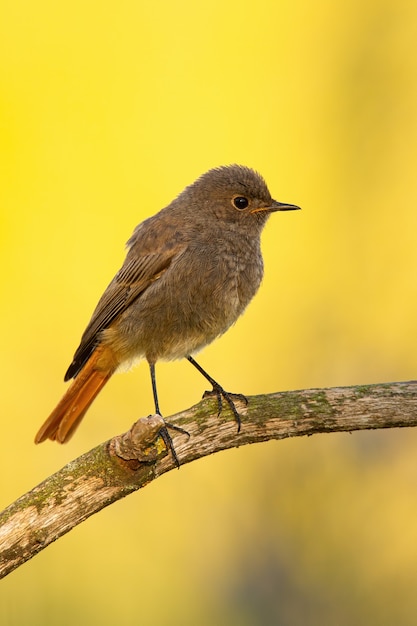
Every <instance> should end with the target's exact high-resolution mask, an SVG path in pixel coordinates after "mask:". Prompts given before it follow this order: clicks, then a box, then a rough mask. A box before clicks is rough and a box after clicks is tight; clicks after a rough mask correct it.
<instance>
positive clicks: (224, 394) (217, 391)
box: [203, 385, 248, 432]
mask: <svg viewBox="0 0 417 626" xmlns="http://www.w3.org/2000/svg"><path fill="white" fill-rule="evenodd" d="M212 396H216V398H217V407H218V412H217V417H219V415H220V413H221V412H222V410H223V398H224V399H225V400H226V402H227V404H228V405H229V407H230V410H231V411H232V413H233V416H234V418H235V420H236V423H237V432H240V428H241V425H242V420H241V419H240V415H239V413H238V410H237V408H236V405H235V402H234V400H233V398H235V399H237V400H240V401H241V402H244V403H245V404H246V405H247V404H248V399H247V397H246V396H244V395H243V394H242V393H229V392H228V391H225V390H224V389H223V387H221V386H220V385H213V389H211V391H205V392H204V394H203V398H210V397H212Z"/></svg>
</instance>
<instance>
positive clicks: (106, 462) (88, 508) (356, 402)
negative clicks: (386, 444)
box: [0, 381, 417, 578]
mask: <svg viewBox="0 0 417 626" xmlns="http://www.w3.org/2000/svg"><path fill="white" fill-rule="evenodd" d="M236 405H237V408H238V411H239V414H240V416H241V419H242V428H241V431H240V432H237V427H236V422H235V421H234V419H233V416H232V414H231V413H230V411H229V409H228V407H224V410H223V412H222V415H221V416H220V417H219V416H218V415H217V410H216V409H217V406H216V405H215V403H214V401H213V400H208V399H205V400H202V401H201V402H200V403H199V404H197V405H196V406H194V407H192V408H190V409H188V410H186V411H183V412H181V413H178V414H176V415H174V416H173V417H170V418H169V419H168V420H167V421H168V422H169V423H170V424H173V425H175V426H177V427H181V428H183V429H185V430H186V431H188V432H189V435H190V436H189V437H187V436H186V435H184V434H178V433H176V434H175V437H174V447H175V451H176V453H177V456H178V458H179V460H180V463H181V464H185V463H189V462H191V461H194V460H195V459H198V458H200V457H203V456H206V455H208V454H213V453H214V452H218V451H220V450H224V449H226V448H231V447H238V446H242V445H245V444H248V443H257V442H261V441H267V440H270V439H284V438H286V437H297V436H301V435H313V434H315V433H323V432H342V431H344V432H346V431H349V432H350V431H354V430H366V429H375V428H394V427H404V426H416V425H417V381H410V382H401V383H390V384H379V385H362V386H355V387H335V388H330V389H309V390H303V391H287V392H282V393H274V394H270V395H263V396H252V397H250V398H248V404H247V405H245V403H244V402H242V401H240V400H236ZM163 424H164V422H163V420H162V418H161V417H160V416H159V415H152V416H150V417H148V418H142V419H140V420H138V421H137V422H136V423H135V424H134V425H133V426H132V428H131V429H130V430H129V431H128V432H127V433H125V434H124V435H119V436H116V437H113V439H111V440H110V441H107V442H105V443H102V444H100V445H99V446H97V447H96V448H94V449H93V450H90V452H87V453H86V454H84V455H82V456H81V457H79V458H78V459H76V460H74V461H72V462H71V463H69V464H68V465H66V466H65V467H63V468H62V469H61V470H59V471H58V472H56V474H53V475H52V476H50V477H49V478H47V479H46V480H45V481H43V482H42V483H41V484H40V485H38V486H37V487H35V488H34V489H32V490H31V491H29V492H28V493H27V494H25V495H23V496H22V497H21V498H19V499H18V500H16V502H14V503H13V504H11V505H10V506H9V507H8V508H7V509H5V510H4V511H3V512H2V513H0V578H3V577H4V576H6V575H7V574H9V573H10V572H12V571H13V570H14V569H16V568H17V567H19V565H21V564H22V563H24V562H25V561H27V560H29V559H30V558H32V557H33V556H34V555H35V554H37V553H38V552H40V551H41V550H43V549H44V548H46V546H48V545H49V544H50V543H52V542H53V541H55V540H56V539H58V537H60V536H62V535H64V534H65V533H67V532H68V531H70V530H71V529H72V528H74V526H76V525H77V524H80V523H81V522H83V521H84V520H85V519H87V518H88V517H90V515H93V514H94V513H97V511H100V510H101V509H102V508H104V507H105V506H108V505H109V504H111V503H112V502H115V501H116V500H119V499H120V498H123V497H124V496H126V495H128V494H129V493H132V492H133V491H136V490H138V489H140V488H141V487H144V486H145V485H147V484H148V483H149V482H151V481H152V480H154V479H155V478H158V476H161V475H162V474H164V473H165V472H167V471H169V470H172V469H174V468H175V462H174V459H173V457H172V454H170V453H168V452H167V450H166V448H165V445H164V443H163V441H162V439H161V437H160V436H159V432H160V430H161V427H162V426H163ZM171 433H175V431H171Z"/></svg>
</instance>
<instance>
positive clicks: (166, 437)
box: [159, 416, 190, 468]
mask: <svg viewBox="0 0 417 626" xmlns="http://www.w3.org/2000/svg"><path fill="white" fill-rule="evenodd" d="M161 417H162V416H161ZM162 419H163V418H162ZM169 430H175V432H177V433H181V434H182V435H187V437H189V436H190V433H189V432H188V431H187V430H185V428H181V427H180V426H175V424H170V423H169V422H165V420H164V426H163V427H162V428H161V430H160V431H159V434H160V435H161V437H162V441H163V442H164V444H165V446H166V449H167V450H169V452H171V455H172V458H173V460H174V463H175V465H176V466H177V467H178V468H179V467H180V462H179V459H178V456H177V453H176V451H175V448H174V443H173V441H172V437H171V435H170V434H169V432H168V431H169Z"/></svg>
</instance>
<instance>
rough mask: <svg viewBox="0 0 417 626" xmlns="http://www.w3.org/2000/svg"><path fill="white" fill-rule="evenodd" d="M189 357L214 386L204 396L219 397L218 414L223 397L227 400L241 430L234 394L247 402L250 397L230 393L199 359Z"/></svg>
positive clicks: (192, 363) (238, 428)
mask: <svg viewBox="0 0 417 626" xmlns="http://www.w3.org/2000/svg"><path fill="white" fill-rule="evenodd" d="M187 359H188V360H189V362H190V363H191V365H194V367H195V368H196V369H198V371H199V372H200V374H202V375H203V376H204V378H206V379H207V380H208V381H209V383H210V385H212V386H213V389H212V391H205V392H204V395H203V398H206V397H207V396H211V395H215V396H216V398H217V407H218V413H217V416H219V415H220V413H221V412H222V408H223V398H224V399H225V400H226V402H227V404H228V405H229V406H230V408H231V410H232V413H233V415H234V418H235V420H236V423H237V432H240V427H241V419H240V415H239V413H238V411H237V409H236V405H235V403H234V401H233V396H234V397H235V398H238V399H239V400H242V402H245V404H247V403H248V399H247V398H246V396H244V395H243V394H242V393H228V392H227V391H225V390H224V389H223V387H222V386H221V385H219V383H218V382H217V381H215V380H214V378H212V377H211V376H210V374H208V373H207V372H206V371H205V370H203V368H202V367H201V365H199V364H198V363H197V361H196V360H195V359H193V357H192V356H187Z"/></svg>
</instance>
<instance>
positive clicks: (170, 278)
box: [35, 165, 298, 443]
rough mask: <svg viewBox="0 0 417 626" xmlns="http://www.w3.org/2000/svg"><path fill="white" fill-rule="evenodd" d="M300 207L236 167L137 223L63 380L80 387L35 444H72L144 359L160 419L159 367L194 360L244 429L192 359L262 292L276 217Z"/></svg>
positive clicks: (209, 176) (210, 176)
mask: <svg viewBox="0 0 417 626" xmlns="http://www.w3.org/2000/svg"><path fill="white" fill-rule="evenodd" d="M297 208H298V207H296V206H294V205H291V204H282V203H279V202H277V201H275V200H273V199H272V198H271V195H270V193H269V191H268V188H267V186H266V184H265V182H264V180H263V179H262V177H261V176H260V175H259V174H257V173H256V172H254V171H253V170H251V169H249V168H247V167H242V166H239V165H232V166H228V167H221V168H217V169H214V170H210V171H209V172H207V173H206V174H204V175H203V176H201V177H200V178H199V179H197V180H196V181H195V182H194V183H193V184H192V185H190V186H189V187H187V188H186V189H185V190H184V191H183V192H182V193H181V194H180V195H179V196H178V197H177V198H176V199H175V200H173V202H171V204H170V205H169V206H167V207H166V208H165V209H162V210H161V211H160V212H159V213H157V214H156V215H154V216H153V217H150V218H148V219H147V220H145V221H144V222H142V223H141V224H139V226H137V228H136V229H135V231H134V233H133V235H132V237H131V238H130V240H129V241H128V247H129V250H128V253H127V256H126V260H125V262H124V264H123V266H122V268H121V269H120V271H119V272H118V273H117V274H116V276H115V277H114V279H113V280H112V282H111V283H110V285H109V286H108V287H107V289H106V291H105V292H104V294H103V296H102V298H101V299H100V301H99V303H98V305H97V307H96V309H95V311H94V313H93V316H92V318H91V321H90V323H89V324H88V326H87V328H86V330H85V332H84V334H83V336H82V338H81V343H80V346H79V347H78V349H77V351H76V353H75V355H74V359H73V361H72V363H71V365H70V366H69V368H68V371H67V373H66V375H65V380H69V379H70V378H75V380H74V382H73V383H72V385H71V387H70V388H69V389H68V391H67V393H66V394H65V395H64V397H63V398H62V400H61V402H60V403H59V404H58V406H57V407H56V408H55V410H54V411H53V412H52V414H51V415H50V417H49V418H48V419H47V420H46V422H45V424H44V425H43V426H42V428H41V429H40V430H39V432H38V434H37V435H36V439H35V441H36V443H40V442H41V441H44V440H45V439H48V438H49V439H54V440H56V441H58V442H60V443H63V442H65V441H67V440H68V439H69V438H70V437H71V435H72V434H73V433H74V431H75V429H76V428H77V426H78V425H79V423H80V421H81V419H82V418H83V416H84V414H85V412H86V411H87V409H88V408H89V406H90V405H91V403H92V402H93V400H94V398H95V397H96V396H97V394H98V393H99V391H100V390H101V389H102V388H103V386H104V385H105V383H106V382H107V381H108V380H109V378H110V377H111V376H112V374H113V373H114V372H115V371H116V370H117V369H118V368H124V369H126V368H127V367H129V365H131V364H133V363H134V362H135V361H137V360H138V359H142V358H146V359H147V361H148V363H149V366H150V371H151V378H152V385H153V392H154V401H155V410H156V412H157V413H159V403H158V397H157V392H156V382H155V363H156V362H157V361H158V360H159V359H168V360H170V359H178V358H184V357H186V358H188V360H189V361H190V362H191V363H192V364H193V365H195V367H197V369H198V370H199V371H200V372H201V373H202V374H203V375H204V376H205V377H206V378H207V380H209V382H210V383H211V384H212V385H213V390H214V392H215V393H216V395H217V398H218V402H219V410H220V408H221V400H222V398H224V399H225V400H226V401H227V402H228V403H229V405H230V407H231V409H232V411H233V413H234V415H235V418H236V420H237V421H238V424H239V425H240V420H239V415H238V413H237V410H236V408H235V406H234V403H233V400H232V398H231V396H230V395H229V394H228V393H227V392H225V391H224V390H223V388H222V387H221V386H220V385H219V384H218V383H217V382H216V381H214V380H213V379H212V378H211V377H210V376H209V375H208V374H207V373H206V372H205V371H204V370H203V369H202V368H201V367H200V366H199V365H198V364H197V363H196V362H195V361H194V359H193V358H192V357H191V356H190V355H191V354H192V353H194V352H196V351H198V350H200V349H201V348H202V347H203V346H205V345H207V344H208V343H210V342H211V341H213V340H214V339H215V338H216V337H218V336H219V335H221V334H222V333H224V332H225V331H226V330H227V329H228V328H229V327H230V326H231V324H233V323H234V322H235V321H236V319H237V318H238V317H239V315H241V313H242V312H243V311H244V309H245V308H246V306H247V305H248V303H249V302H250V300H251V299H252V297H253V296H254V295H255V293H256V291H257V290H258V287H259V285H260V282H261V279H262V274H263V262H262V255H261V250H260V235H261V231H262V229H263V227H264V225H265V223H266V220H267V218H268V217H269V215H270V214H271V213H273V212H275V211H285V210H291V209H297ZM167 437H168V436H167V435H165V438H166V439H165V440H167Z"/></svg>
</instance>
